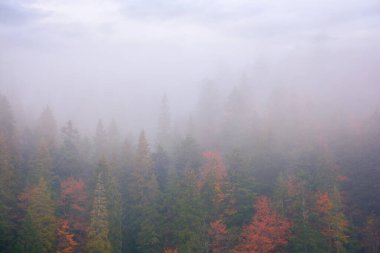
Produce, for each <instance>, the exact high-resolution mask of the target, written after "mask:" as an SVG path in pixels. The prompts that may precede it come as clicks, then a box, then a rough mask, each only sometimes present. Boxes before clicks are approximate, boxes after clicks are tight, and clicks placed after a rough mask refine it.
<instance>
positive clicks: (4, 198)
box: [0, 94, 20, 252]
mask: <svg viewBox="0 0 380 253" xmlns="http://www.w3.org/2000/svg"><path fill="white" fill-rule="evenodd" d="M14 134H15V133H14V121H13V113H12V110H11V107H10V104H9V102H8V99H7V98H6V97H5V96H3V95H1V94H0V252H1V251H5V252H7V251H9V250H10V248H11V245H12V243H13V240H14V235H15V233H14V229H15V225H16V224H15V219H14V214H15V212H16V210H17V204H16V203H17V197H16V196H17V186H20V185H19V181H18V180H20V178H19V175H18V173H17V170H18V162H17V161H18V159H17V155H16V154H17V152H16V147H15V136H14Z"/></svg>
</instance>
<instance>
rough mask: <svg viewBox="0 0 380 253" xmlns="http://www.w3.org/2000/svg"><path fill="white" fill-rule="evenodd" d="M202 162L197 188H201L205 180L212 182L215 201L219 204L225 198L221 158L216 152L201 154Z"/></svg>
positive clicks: (224, 172) (224, 168)
mask: <svg viewBox="0 0 380 253" xmlns="http://www.w3.org/2000/svg"><path fill="white" fill-rule="evenodd" d="M203 160H204V164H203V167H202V178H201V181H200V185H199V186H200V188H202V187H203V185H204V183H205V182H206V181H207V180H212V181H214V183H213V187H214V191H215V193H216V198H215V201H216V202H217V203H220V202H222V201H223V200H224V198H225V195H224V193H223V190H222V185H223V180H224V178H225V177H226V175H227V171H226V167H225V166H224V162H223V159H222V156H221V155H220V154H219V153H218V152H213V151H208V152H204V153H203Z"/></svg>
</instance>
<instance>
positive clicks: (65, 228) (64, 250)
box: [56, 220, 78, 253]
mask: <svg viewBox="0 0 380 253" xmlns="http://www.w3.org/2000/svg"><path fill="white" fill-rule="evenodd" d="M57 237H58V246H57V252H56V253H73V252H75V251H74V249H75V246H77V245H78V243H77V242H76V241H75V240H74V234H72V233H70V232H69V223H68V221H67V220H63V221H62V225H61V227H60V228H58V230H57Z"/></svg>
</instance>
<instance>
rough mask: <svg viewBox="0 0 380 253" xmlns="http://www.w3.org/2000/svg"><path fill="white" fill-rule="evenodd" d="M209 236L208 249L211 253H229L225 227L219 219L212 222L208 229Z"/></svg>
mask: <svg viewBox="0 0 380 253" xmlns="http://www.w3.org/2000/svg"><path fill="white" fill-rule="evenodd" d="M209 236H210V241H211V243H210V249H211V251H212V252H213V253H226V252H229V250H230V246H231V245H229V243H230V242H229V235H228V231H227V227H226V225H225V224H224V223H223V221H222V220H221V219H218V220H216V221H213V222H212V223H211V224H210V229H209Z"/></svg>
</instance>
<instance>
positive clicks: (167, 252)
mask: <svg viewBox="0 0 380 253" xmlns="http://www.w3.org/2000/svg"><path fill="white" fill-rule="evenodd" d="M164 253H179V251H178V249H170V248H165V249H164Z"/></svg>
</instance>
